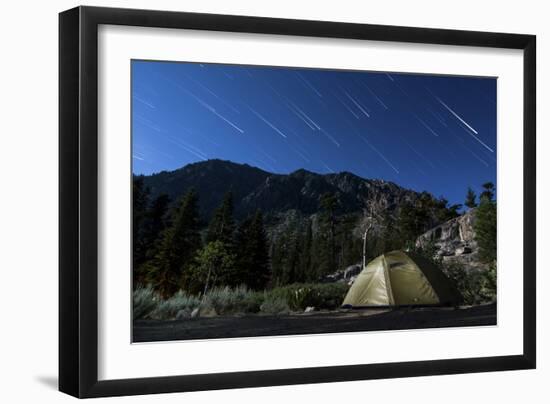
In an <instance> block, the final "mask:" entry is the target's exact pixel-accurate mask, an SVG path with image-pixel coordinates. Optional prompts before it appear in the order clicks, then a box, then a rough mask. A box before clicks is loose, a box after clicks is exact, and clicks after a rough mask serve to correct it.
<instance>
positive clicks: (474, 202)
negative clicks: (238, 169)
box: [133, 176, 496, 304]
mask: <svg viewBox="0 0 550 404" xmlns="http://www.w3.org/2000/svg"><path fill="white" fill-rule="evenodd" d="M483 187H484V188H483V189H484V191H483V193H481V195H480V196H479V198H477V196H476V195H475V192H474V191H473V190H472V189H471V188H470V189H468V191H467V193H466V198H465V203H464V209H472V208H476V209H477V216H478V220H477V225H476V232H477V234H478V243H479V245H480V252H481V255H482V258H483V260H485V261H486V262H488V263H491V262H494V261H495V260H496V202H495V200H494V197H495V188H494V185H493V184H492V183H486V184H484V185H483ZM478 200H479V203H478ZM478 205H479V206H478ZM461 209H463V206H462V205H449V203H448V201H446V200H445V199H444V198H434V197H433V196H432V195H431V194H429V193H427V192H423V193H420V194H419V197H418V198H417V199H416V200H415V201H413V202H404V203H403V204H402V206H400V207H399V209H397V210H396V211H394V212H392V213H390V212H384V211H383V212H381V213H379V214H378V215H377V217H376V227H375V230H376V231H375V232H373V234H372V236H369V238H368V239H367V241H368V243H367V244H368V247H367V261H368V260H370V259H372V258H374V257H376V256H378V255H379V254H382V253H384V252H387V251H391V250H394V249H414V248H415V245H414V241H415V240H416V238H417V237H418V236H419V235H420V234H422V233H424V232H425V231H427V230H429V229H431V228H433V227H434V226H436V225H438V224H440V223H443V222H445V221H447V220H449V219H452V218H454V217H457V216H459V214H460V211H461ZM199 212H200V195H199V194H198V193H197V192H196V191H195V190H194V189H189V190H187V192H186V193H185V194H183V196H182V197H181V198H179V200H176V201H172V200H170V198H169V197H168V196H167V195H166V194H160V195H157V196H155V197H151V192H150V189H149V188H148V187H147V186H146V185H145V184H144V181H143V177H141V176H134V178H133V282H134V290H136V289H139V288H144V287H148V288H150V289H151V290H152V292H153V293H155V294H157V295H158V296H160V298H161V299H169V298H170V297H172V296H175V295H176V294H177V293H185V294H186V295H189V296H204V295H207V294H208V293H209V292H213V291H214V290H217V289H220V288H224V287H228V288H239V287H241V288H242V287H244V288H246V290H248V291H256V292H258V291H264V290H274V289H276V288H279V290H280V289H281V288H285V287H286V288H287V289H289V288H290V289H292V285H301V284H310V285H311V284H320V283H322V282H323V280H324V279H325V277H326V276H327V275H329V274H331V273H334V272H335V271H337V270H342V269H344V268H346V267H347V266H349V265H353V264H357V263H359V262H360V260H361V257H362V231H361V226H362V223H363V222H362V220H364V215H365V213H364V212H356V213H349V212H348V213H342V212H341V210H340V209H339V198H338V195H337V194H335V193H331V192H328V193H324V194H322V196H321V197H320V199H319V206H318V210H317V213H315V214H313V215H299V214H288V215H286V216H285V217H284V220H282V221H281V219H280V217H279V219H278V222H277V221H275V220H274V217H273V215H271V214H268V215H264V213H263V212H262V211H260V210H256V211H255V212H254V213H252V214H248V215H247V216H246V217H244V218H242V219H240V220H237V219H236V218H235V214H234V201H233V195H232V192H231V191H228V192H226V193H225V195H224V196H223V198H222V200H221V201H220V203H219V206H218V207H217V208H216V209H214V211H213V213H212V215H211V217H209V218H203V217H201V215H200V213H199ZM421 252H422V251H421ZM423 253H424V254H428V255H430V258H431V259H432V258H433V251H432V252H430V251H424V252H423ZM439 264H440V263H439ZM455 273H456V274H455V275H456V276H455V277H456V281H457V282H462V283H464V285H465V286H464V285H463V288H464V287H466V288H468V287H472V286H471V285H469V284H468V283H467V280H465V279H464V276H463V274H461V273H460V271H455ZM290 289H289V290H290ZM337 293H339V294H341V293H342V292H341V291H340V290H338V292H337ZM336 304H339V303H336Z"/></svg>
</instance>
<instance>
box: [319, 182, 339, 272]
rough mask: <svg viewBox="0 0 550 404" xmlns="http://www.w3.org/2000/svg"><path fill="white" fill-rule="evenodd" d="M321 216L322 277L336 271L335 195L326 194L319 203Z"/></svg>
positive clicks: (336, 203) (336, 202) (336, 201)
mask: <svg viewBox="0 0 550 404" xmlns="http://www.w3.org/2000/svg"><path fill="white" fill-rule="evenodd" d="M319 207H320V210H321V214H320V223H319V224H320V235H319V237H320V239H319V242H321V243H322V244H323V247H322V249H321V250H322V251H321V252H322V261H321V264H320V268H319V269H320V275H325V274H327V273H330V272H333V271H334V270H336V209H337V207H338V198H337V197H336V195H335V194H334V193H330V192H329V193H325V194H323V195H322V196H321V200H320V202H319Z"/></svg>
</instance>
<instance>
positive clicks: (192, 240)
mask: <svg viewBox="0 0 550 404" xmlns="http://www.w3.org/2000/svg"><path fill="white" fill-rule="evenodd" d="M200 247H201V239H200V234H199V212H198V197H197V194H196V193H195V191H194V190H191V191H189V192H188V193H187V194H186V195H185V196H184V197H183V198H182V200H181V202H180V203H179V206H177V208H176V209H175V212H174V217H173V220H172V225H171V226H170V227H169V228H168V229H166V231H165V232H164V234H163V237H162V240H161V244H160V246H159V252H158V254H157V256H156V258H155V260H154V263H153V264H152V265H151V266H150V271H149V277H150V280H151V283H152V284H153V287H154V288H155V289H156V290H157V291H158V292H159V293H160V294H161V295H162V296H163V297H165V298H166V297H169V296H171V295H173V294H174V293H175V292H176V291H177V290H178V289H180V288H181V287H182V286H183V287H185V286H186V283H187V282H188V281H189V279H190V276H191V274H190V268H191V265H192V264H193V259H194V257H195V254H196V252H197V250H198V249H199V248H200Z"/></svg>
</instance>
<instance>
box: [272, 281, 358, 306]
mask: <svg viewBox="0 0 550 404" xmlns="http://www.w3.org/2000/svg"><path fill="white" fill-rule="evenodd" d="M348 288H349V287H348V285H346V284H344V283H318V284H307V283H294V284H291V285H287V286H282V287H278V288H275V289H273V290H272V291H271V292H269V293H270V294H271V295H273V296H275V297H279V298H282V299H284V300H286V302H287V304H288V306H289V307H290V308H291V309H292V310H300V311H302V310H305V309H306V307H308V306H313V307H315V308H317V309H327V310H334V309H337V308H338V307H340V305H341V304H342V301H343V300H344V297H345V296H346V293H347V291H348Z"/></svg>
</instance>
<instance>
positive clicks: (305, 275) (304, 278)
mask: <svg viewBox="0 0 550 404" xmlns="http://www.w3.org/2000/svg"><path fill="white" fill-rule="evenodd" d="M311 227H312V223H311V219H310V220H308V221H307V222H306V224H305V232H304V233H303V235H302V237H301V238H302V243H301V244H302V251H301V253H300V257H299V268H300V272H299V276H298V279H297V282H310V281H312V280H313V279H312V278H311V274H312V272H313V268H312V258H311V255H312V248H313V232H312V229H311Z"/></svg>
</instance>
